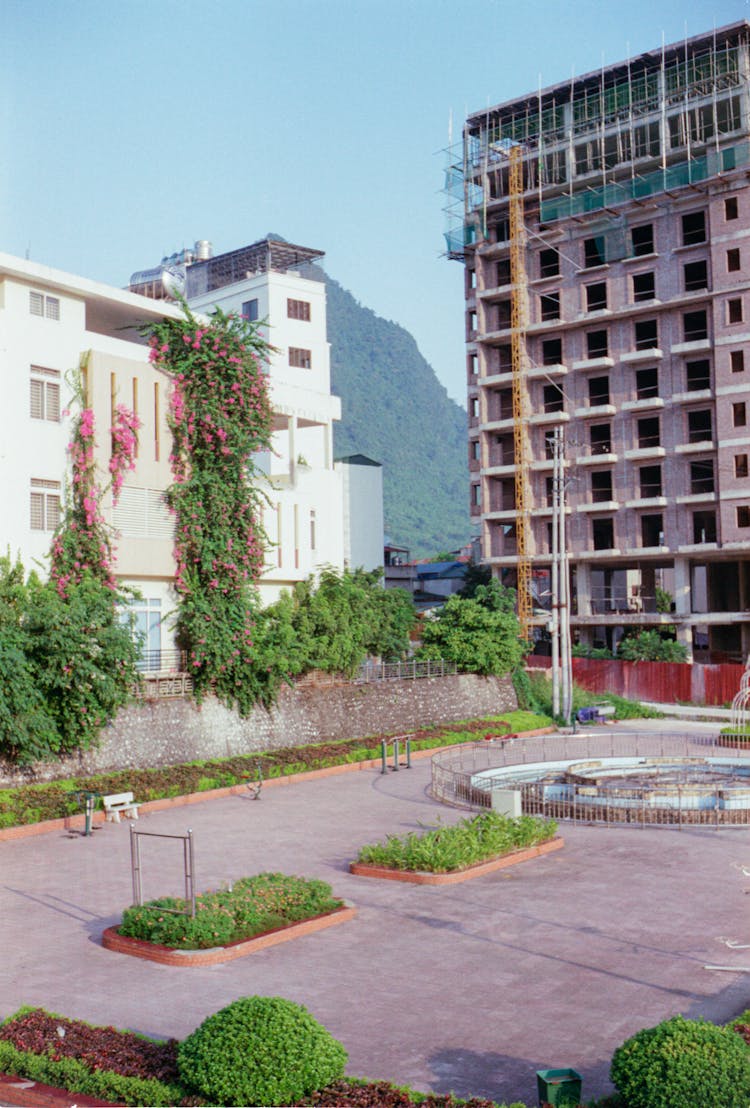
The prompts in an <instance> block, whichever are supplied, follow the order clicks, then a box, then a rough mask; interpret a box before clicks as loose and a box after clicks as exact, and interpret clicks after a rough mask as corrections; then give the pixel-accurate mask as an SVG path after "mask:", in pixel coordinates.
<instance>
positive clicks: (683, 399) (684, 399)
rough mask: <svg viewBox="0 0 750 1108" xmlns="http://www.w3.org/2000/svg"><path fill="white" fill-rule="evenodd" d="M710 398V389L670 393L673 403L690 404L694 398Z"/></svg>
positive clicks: (711, 394)
mask: <svg viewBox="0 0 750 1108" xmlns="http://www.w3.org/2000/svg"><path fill="white" fill-rule="evenodd" d="M712 398H713V393H712V392H711V389H693V391H692V392H675V393H673V394H672V400H673V402H674V403H675V404H690V403H691V402H694V401H696V400H711V399H712Z"/></svg>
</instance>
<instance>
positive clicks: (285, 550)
mask: <svg viewBox="0 0 750 1108" xmlns="http://www.w3.org/2000/svg"><path fill="white" fill-rule="evenodd" d="M204 246H205V244H204ZM207 252H208V251H206V250H205V249H204V253H207ZM322 257H323V254H322V252H321V251H319V250H312V249H310V248H308V247H303V246H296V245H294V244H292V243H286V242H283V241H281V240H279V239H273V238H266V239H261V240H260V241H259V242H256V243H253V244H252V245H251V246H247V247H243V248H242V249H240V250H234V251H231V252H230V253H227V254H220V255H217V256H216V257H209V258H205V259H202V260H196V261H195V262H193V263H192V264H189V265H188V266H187V267H186V272H185V278H186V280H185V291H186V295H187V299H188V303H189V304H190V307H191V309H193V310H195V311H198V312H204V313H206V314H210V313H211V311H212V310H213V309H214V308H215V307H218V308H221V310H222V311H224V312H226V313H230V312H232V313H235V314H237V315H242V316H244V317H245V318H246V319H248V320H250V321H253V322H254V321H260V322H262V326H261V333H262V334H263V336H264V338H266V339H267V340H268V342H269V343H270V344H271V347H272V352H271V356H270V361H269V386H270V390H271V404H272V407H273V414H274V424H273V439H272V444H271V449H270V450H269V451H266V452H264V453H263V454H261V455H259V456H258V457H257V458H256V463H257V465H258V466H259V468H260V469H261V471H262V472H263V473H264V474H265V475H266V478H267V485H266V488H265V492H266V496H267V503H266V507H265V510H264V516H263V524H264V529H265V532H266V534H267V536H268V538H269V542H270V544H271V545H270V550H269V559H268V564H267V566H266V569H265V571H264V573H263V578H262V581H261V594H262V598H263V601H264V603H270V602H271V601H272V600H275V599H276V598H277V597H278V595H279V593H280V591H281V589H282V588H284V587H291V586H293V585H294V584H295V583H296V582H297V581H302V580H304V579H305V578H306V577H308V576H309V575H310V574H311V573H315V572H316V570H318V569H320V568H321V567H322V566H327V565H329V566H334V567H335V568H337V569H342V568H343V566H344V561H345V558H344V502H343V483H342V476H341V474H340V473H339V472H337V470H336V469H335V468H334V459H333V423H334V420H337V419H340V418H341V401H340V399H339V398H338V397H337V396H333V395H332V394H331V365H330V346H329V343H328V337H327V329H326V289H325V278H324V274H323V271H322V270H321V269H319V268H318V266H317V265H316V264H315V263H316V262H317V261H318V260H319V259H320V258H322ZM381 501H382V496H381Z"/></svg>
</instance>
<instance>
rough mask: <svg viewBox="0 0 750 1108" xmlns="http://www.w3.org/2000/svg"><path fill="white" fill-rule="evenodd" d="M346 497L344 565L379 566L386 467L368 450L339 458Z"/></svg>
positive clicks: (336, 467) (337, 461)
mask: <svg viewBox="0 0 750 1108" xmlns="http://www.w3.org/2000/svg"><path fill="white" fill-rule="evenodd" d="M334 466H335V469H336V470H337V472H338V473H340V474H341V480H342V482H343V497H344V565H345V566H346V567H347V569H367V570H372V569H379V568H380V567H381V566H382V565H383V541H384V540H383V467H382V465H381V463H380V462H375V461H373V459H372V458H367V457H366V456H365V455H364V454H349V455H348V456H347V457H345V458H337V459H336V461H335V463H334Z"/></svg>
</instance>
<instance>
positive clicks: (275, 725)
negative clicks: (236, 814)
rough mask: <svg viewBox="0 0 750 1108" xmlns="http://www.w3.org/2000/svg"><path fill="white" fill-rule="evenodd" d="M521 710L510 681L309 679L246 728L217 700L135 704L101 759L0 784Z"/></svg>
mask: <svg viewBox="0 0 750 1108" xmlns="http://www.w3.org/2000/svg"><path fill="white" fill-rule="evenodd" d="M515 707H516V695H515V692H514V690H513V686H512V684H511V681H510V678H507V677H502V678H500V677H477V676H476V675H474V674H454V675H453V676H449V677H429V678H422V679H420V680H414V681H408V680H407V681H404V680H397V681H378V682H371V683H369V684H352V683H343V684H340V685H332V686H331V685H325V686H323V687H317V686H316V685H315V683H314V681H309V680H308V681H306V682H303V683H302V684H300V685H299V686H295V687H294V688H288V687H285V688H284V689H282V691H281V693H280V695H279V701H278V704H277V705H276V706H275V707H273V708H271V709H270V710H267V709H265V708H256V709H255V710H254V711H253V712H252V714H251V715H250V716H248V717H247V718H246V719H241V718H240V717H239V716H238V715H237V714H236V713H235V712H230V711H229V710H228V709H226V708H225V707H224V706H223V705H221V704H220V703H219V702H218V701H217V700H215V699H213V698H209V699H207V700H206V701H204V703H203V704H202V705H201V707H197V706H196V705H195V704H194V703H193V702H192V701H191V700H186V699H174V700H161V701H150V702H139V703H133V704H130V705H128V706H127V707H126V708H124V709H122V711H121V712H120V713H119V715H118V716H117V718H116V719H115V720H114V721H113V722H112V723H111V724H110V725H109V727H107V728H106V729H105V730H104V732H103V733H102V741H101V744H100V746H99V748H98V749H97V750H91V751H88V752H87V753H85V754H82V755H81V756H80V757H78V758H68V759H66V760H65V761H62V762H55V763H52V764H49V765H37V766H35V767H33V770H32V771H30V772H25V773H24V772H22V771H19V770H15V769H14V768H13V767H11V766H9V765H7V764H2V763H0V784H4V785H12V784H20V783H21V782H23V781H24V780H28V779H29V777H31V776H33V779H34V780H36V781H39V780H52V779H54V778H57V777H73V776H76V775H81V774H90V773H97V772H102V771H105V770H114V769H124V768H127V767H128V766H161V765H174V764H176V763H178V762H190V761H193V760H196V759H209V758H226V757H230V756H232V755H235V754H248V753H252V752H253V751H256V750H269V749H272V748H274V747H284V746H306V745H307V744H309V743H315V742H325V741H332V740H336V739H351V738H360V737H365V736H368V735H380V734H395V733H400V732H405V731H412V730H416V729H418V728H420V727H430V726H432V725H433V724H441V723H452V722H454V721H455V720H462V719H473V718H477V717H479V716H483V715H497V714H501V713H503V712H509V711H512V710H513V709H514V708H515Z"/></svg>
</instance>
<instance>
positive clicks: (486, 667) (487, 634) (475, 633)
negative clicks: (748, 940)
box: [416, 581, 526, 675]
mask: <svg viewBox="0 0 750 1108" xmlns="http://www.w3.org/2000/svg"><path fill="white" fill-rule="evenodd" d="M514 603H515V593H514V591H513V590H512V589H504V588H503V587H502V586H501V585H499V584H498V583H497V581H492V582H490V584H489V585H479V586H478V587H477V589H476V592H475V594H474V598H473V599H470V600H465V599H463V598H462V597H460V596H458V595H455V596H452V597H450V599H449V600H448V601H447V602H446V603H445V605H444V606H443V607H442V608H441V610H440V612H439V613H438V615H437V616H436V617H435V618H434V619H430V620H426V621H425V623H424V626H423V629H422V646H421V648H420V649H419V650H418V651H417V655H416V657H417V658H419V659H425V660H427V659H438V658H443V659H445V660H446V661H449V662H455V663H456V665H457V666H458V668H459V670H461V671H462V672H464V673H481V674H484V675H489V674H505V673H511V672H512V671H513V670H515V669H516V668H517V667H518V666H520V664H521V662H522V660H523V657H524V654H525V653H526V644H525V643H524V642H523V641H522V640H521V639H520V638H519V630H520V629H519V626H518V620H517V619H516V616H515V614H514Z"/></svg>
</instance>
